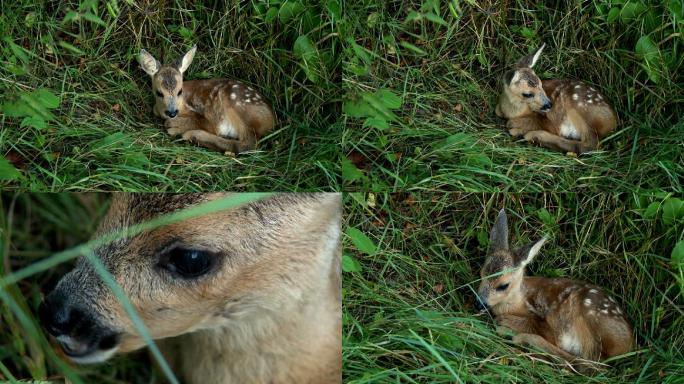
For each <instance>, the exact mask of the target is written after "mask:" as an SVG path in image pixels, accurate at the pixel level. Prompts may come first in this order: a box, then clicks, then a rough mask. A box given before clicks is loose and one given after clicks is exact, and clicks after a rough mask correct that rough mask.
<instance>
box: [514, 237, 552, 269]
mask: <svg viewBox="0 0 684 384" xmlns="http://www.w3.org/2000/svg"><path fill="white" fill-rule="evenodd" d="M547 239H548V238H547V237H546V236H544V238H542V239H541V240H539V241H537V242H536V243H529V244H527V245H526V246H524V247H521V248H518V249H516V250H515V252H513V258H514V260H513V263H515V266H516V267H524V266H526V265H527V264H529V263H530V262H532V259H534V257H535V256H537V254H538V253H539V251H540V250H541V247H542V245H544V243H545V242H546V240H547Z"/></svg>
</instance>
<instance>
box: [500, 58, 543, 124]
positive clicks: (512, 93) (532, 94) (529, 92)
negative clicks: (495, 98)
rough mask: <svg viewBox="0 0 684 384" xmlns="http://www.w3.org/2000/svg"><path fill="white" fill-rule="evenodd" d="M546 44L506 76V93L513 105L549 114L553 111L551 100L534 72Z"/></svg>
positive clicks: (521, 60) (520, 62)
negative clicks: (533, 68)
mask: <svg viewBox="0 0 684 384" xmlns="http://www.w3.org/2000/svg"><path fill="white" fill-rule="evenodd" d="M545 46H546V44H542V46H541V47H539V48H537V50H535V51H534V52H532V53H530V54H529V55H527V56H525V57H523V58H522V59H520V61H519V62H518V64H516V66H515V69H513V70H511V71H509V72H507V73H506V75H504V80H503V81H504V93H506V96H508V99H509V100H510V101H511V103H513V104H515V105H526V106H527V107H529V108H530V110H532V111H535V112H548V111H549V110H550V109H551V106H552V105H551V100H550V99H549V97H548V96H547V95H546V93H545V92H544V89H543V88H542V82H541V80H540V79H539V76H537V74H536V73H534V70H532V67H534V65H535V64H536V63H537V60H539V56H540V55H541V52H542V50H543V49H544V47H545Z"/></svg>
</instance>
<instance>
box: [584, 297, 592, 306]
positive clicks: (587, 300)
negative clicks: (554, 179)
mask: <svg viewBox="0 0 684 384" xmlns="http://www.w3.org/2000/svg"><path fill="white" fill-rule="evenodd" d="M590 305H591V299H584V306H585V307H588V306H590Z"/></svg>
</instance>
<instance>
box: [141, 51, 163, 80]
mask: <svg viewBox="0 0 684 384" xmlns="http://www.w3.org/2000/svg"><path fill="white" fill-rule="evenodd" d="M138 61H140V66H141V67H142V69H143V71H145V72H147V74H148V75H150V76H154V75H155V74H156V73H157V72H159V69H160V68H161V63H159V61H157V59H155V58H154V56H152V55H150V54H149V52H147V51H146V50H144V49H141V50H140V55H138Z"/></svg>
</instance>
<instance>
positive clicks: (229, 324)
mask: <svg viewBox="0 0 684 384" xmlns="http://www.w3.org/2000/svg"><path fill="white" fill-rule="evenodd" d="M222 197H223V194H191V195H173V194H142V195H137V194H123V193H121V194H115V195H114V198H113V200H112V203H111V206H110V209H109V212H108V214H107V215H106V217H105V218H104V219H103V221H102V223H101V225H100V228H99V230H98V233H97V235H98V236H99V235H102V234H105V233H110V232H112V231H117V230H120V229H122V228H126V227H129V226H131V225H133V224H135V223H139V222H142V221H145V220H149V219H151V218H154V217H157V216H159V215H161V214H164V213H167V212H173V211H176V210H179V209H183V208H185V207H189V206H193V205H196V204H199V203H202V202H205V201H212V200H216V199H219V198H222ZM340 222H341V200H340V196H339V195H338V194H311V195H309V194H281V195H276V196H275V197H271V198H268V199H265V200H261V201H257V202H254V203H250V204H247V205H244V206H242V207H239V208H235V209H231V210H226V211H220V212H216V213H212V214H208V215H205V216H201V217H195V218H191V219H187V220H184V221H181V222H178V223H174V224H170V225H166V226H163V227H159V228H156V229H153V230H150V231H146V232H143V233H141V234H139V235H136V236H132V237H129V238H124V239H121V240H118V241H115V242H112V243H110V244H107V245H105V246H102V247H100V248H98V249H97V250H96V255H97V257H98V258H99V259H100V260H101V261H102V262H103V264H104V265H105V266H106V267H107V270H108V271H109V272H110V273H111V274H112V275H113V276H114V278H115V279H116V281H117V283H118V284H119V285H120V286H121V287H122V289H123V290H124V292H126V294H127V295H128V297H129V299H130V301H131V303H132V304H133V305H134V307H135V308H136V310H137V311H138V313H139V315H140V316H141V318H142V319H143V321H144V323H145V325H146V327H147V329H148V330H149V332H150V333H151V335H152V337H153V338H154V339H157V340H158V345H159V346H160V348H161V349H162V352H163V353H164V355H165V356H166V358H167V359H168V361H169V362H170V364H171V366H172V369H173V370H174V372H175V374H176V375H177V376H178V377H179V378H180V379H181V382H184V383H247V382H249V383H269V384H270V383H273V384H280V383H311V384H315V383H321V384H323V383H339V382H341V298H340V289H341V285H340V284H341V278H340V270H339V268H340V251H341V248H340V242H339V241H340V240H339V236H340ZM178 243H180V244H182V245H183V246H187V247H194V248H200V249H206V250H209V251H211V252H214V253H215V257H216V259H215V260H217V263H218V264H217V266H216V267H215V268H213V269H212V270H211V271H210V272H209V273H208V274H207V275H205V276H200V277H198V278H193V279H190V280H188V279H184V278H180V277H174V275H172V274H170V273H169V272H168V271H166V270H164V269H160V268H159V267H158V266H157V265H158V263H159V262H160V260H162V258H163V255H164V252H165V251H164V249H167V248H168V247H169V246H171V245H172V244H178ZM55 292H58V293H59V294H61V295H63V296H64V297H68V300H69V305H79V306H81V307H82V308H84V309H83V310H84V311H85V312H87V314H88V316H89V317H90V318H92V319H94V321H95V322H96V323H97V324H99V327H100V328H98V329H104V330H108V331H110V332H112V331H113V332H116V333H117V334H118V335H119V339H118V340H119V343H118V346H117V348H116V352H117V353H122V352H129V351H133V350H136V349H139V348H142V347H144V346H145V343H144V341H143V340H142V338H141V337H140V336H139V335H138V334H137V332H136V331H135V329H134V327H133V325H132V323H131V320H130V319H129V317H128V316H127V315H126V314H125V312H124V311H123V309H122V308H121V306H120V305H119V303H118V301H117V300H116V298H115V297H114V296H113V295H112V294H111V292H110V291H109V289H108V288H107V287H106V286H105V285H104V283H102V281H101V280H100V279H99V278H98V277H97V274H96V273H95V272H94V271H93V270H92V268H91V267H90V266H89V264H88V263H87V262H85V261H84V260H83V261H81V262H79V264H78V265H77V267H76V268H75V269H74V270H73V271H72V272H70V273H69V274H68V275H66V276H65V277H63V278H62V280H61V281H60V283H59V284H58V286H57V288H56V289H55ZM51 295H52V294H51ZM74 337H76V336H74ZM112 353H113V352H112ZM109 356H111V355H106V356H99V357H98V356H95V357H94V358H92V359H90V360H89V361H90V362H94V361H102V360H103V359H106V358H108V357H109Z"/></svg>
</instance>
